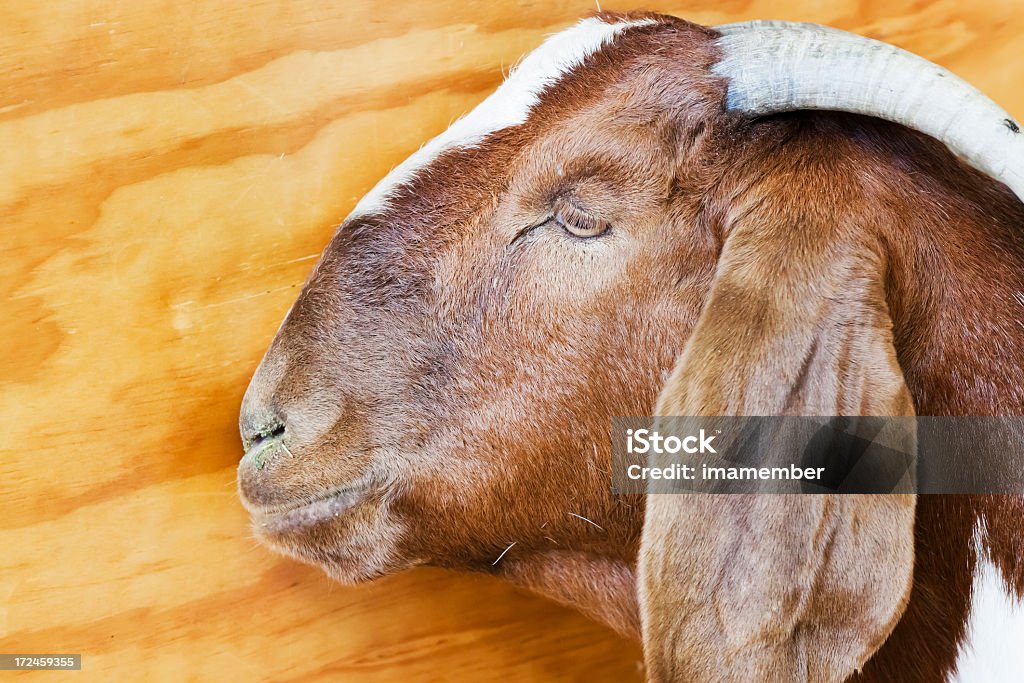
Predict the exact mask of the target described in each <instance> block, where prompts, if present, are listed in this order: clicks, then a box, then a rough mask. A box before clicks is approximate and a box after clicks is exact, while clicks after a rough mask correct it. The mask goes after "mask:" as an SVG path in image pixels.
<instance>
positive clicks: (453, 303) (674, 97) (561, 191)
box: [238, 14, 1024, 682]
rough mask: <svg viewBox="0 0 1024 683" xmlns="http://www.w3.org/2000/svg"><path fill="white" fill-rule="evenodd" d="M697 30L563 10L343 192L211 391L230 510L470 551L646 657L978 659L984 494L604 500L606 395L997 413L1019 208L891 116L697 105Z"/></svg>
mask: <svg viewBox="0 0 1024 683" xmlns="http://www.w3.org/2000/svg"><path fill="white" fill-rule="evenodd" d="M777 27H778V25H771V28H773V29H774V28H777ZM807 30H812V31H813V30H814V29H807ZM725 33H728V31H726V32H725ZM722 35H723V34H722V33H720V32H719V31H717V30H715V29H709V28H705V27H701V26H696V25H694V24H690V23H687V22H685V21H682V20H679V19H675V18H672V17H665V16H660V15H632V16H620V15H613V14H600V15H598V16H597V17H595V18H592V19H589V20H587V21H585V22H582V23H581V24H580V25H578V26H577V27H575V28H573V29H570V30H569V31H566V32H565V33H563V34H559V35H557V36H555V37H554V38H553V39H552V40H550V41H549V42H548V43H546V44H545V46H543V47H542V48H540V50H538V52H537V53H534V56H531V57H530V58H528V59H527V60H526V61H524V63H523V64H522V66H521V67H520V68H519V70H518V71H517V72H516V73H514V74H513V75H512V76H511V77H510V79H509V82H508V83H506V85H505V86H503V89H502V90H499V92H498V94H496V95H495V97H494V98H491V99H489V100H488V101H486V102H485V103H483V104H482V105H481V106H480V108H478V110H477V111H475V112H473V114H471V115H469V116H468V117H467V118H466V119H463V120H461V121H460V122H457V123H456V124H455V125H454V126H453V127H452V129H451V130H450V131H449V132H448V133H446V134H445V135H444V136H442V137H441V138H439V140H438V141H435V143H431V145H428V146H427V147H425V148H424V149H423V150H421V152H419V153H417V155H414V156H413V157H412V158H411V159H410V161H409V162H407V163H406V164H403V166H400V167H399V168H398V169H396V171H395V174H394V175H393V176H391V177H389V179H386V180H385V181H384V183H383V184H382V185H381V186H379V187H378V188H377V189H375V190H374V192H373V193H371V195H370V197H368V198H367V199H366V200H364V201H363V202H361V203H360V205H359V206H358V207H357V208H356V210H355V212H354V213H353V214H352V215H351V216H350V217H349V218H348V219H347V220H346V221H345V222H344V223H343V224H342V225H341V227H340V228H339V230H338V232H337V234H336V235H335V236H334V238H333V239H332V241H331V242H330V244H329V245H328V247H327V249H326V251H325V252H324V254H323V257H322V259H321V261H320V262H319V263H318V265H317V266H316V268H315V270H314V271H313V274H312V275H311V277H310V279H309V281H308V282H307V283H306V285H305V288H304V289H303V291H302V294H301V295H300V296H299V298H298V300H297V301H296V303H295V305H294V306H293V308H292V310H291V311H290V312H289V314H288V316H287V317H286V319H285V321H284V322H283V323H282V326H281V329H280V330H279V332H278V334H277V336H276V337H275V339H274V341H273V342H272V344H271V345H270V348H269V350H268V351H267V354H266V357H265V358H264V360H263V362H262V363H261V365H260V367H259V368H258V370H257V372H256V374H255V376H254V378H253V380H252V383H251V385H250V387H249V390H248V392H247V394H246V397H245V400H244V403H243V407H242V415H241V432H242V438H243V442H244V444H245V446H246V448H247V454H246V456H245V457H244V458H243V460H242V462H241V464H240V466H239V473H238V477H239V488H240V491H241V496H242V499H243V501H244V503H245V505H246V506H247V508H248V509H249V510H250V512H251V513H252V515H253V521H254V528H255V530H256V533H257V535H258V536H259V537H260V538H261V539H263V540H264V541H265V542H267V543H268V544H269V545H271V546H272V547H274V548H276V549H278V550H280V551H282V552H284V553H287V554H289V555H291V556H294V557H296V558H299V559H301V560H303V561H306V562H310V563H314V564H317V565H320V566H321V567H323V568H324V569H325V570H326V571H327V572H328V573H329V574H330V575H331V576H333V577H335V578H337V579H338V580H341V581H345V582H355V581H363V580H368V579H372V578H374V577H377V576H381V575H383V574H386V573H390V572H394V571H398V570H402V569H405V568H409V567H413V566H416V565H422V564H431V565H437V566H442V567H449V568H454V569H462V570H470V571H480V572H487V573H492V574H495V575H499V576H502V577H505V578H507V579H509V580H510V581H513V582H515V583H517V584H520V585H523V586H527V587H529V588H531V589H533V590H535V591H538V592H540V593H542V594H544V595H547V596H550V597H552V598H554V599H556V600H559V601H561V602H564V603H567V604H570V605H573V606H575V607H577V608H579V609H581V610H583V611H584V612H586V613H588V614H590V615H592V616H594V617H595V618H597V619H600V620H603V621H604V622H606V623H608V624H610V625H611V626H612V627H613V628H615V629H617V630H618V631H620V632H622V633H625V634H628V635H630V636H632V637H634V638H638V639H642V640H643V641H644V645H645V653H646V658H647V665H648V673H649V675H650V678H651V680H652V681H669V680H680V681H690V680H692V681H736V682H739V681H744V682H746V681H754V680H772V681H776V680H777V681H840V680H844V679H846V678H847V677H849V676H851V675H852V676H853V677H854V680H857V681H911V682H912V681H944V680H947V677H948V676H950V675H953V673H954V670H955V669H957V668H958V667H959V673H960V675H961V676H965V675H966V676H968V678H963V679H962V680H965V681H966V680H996V679H994V678H988V679H983V678H969V672H968V671H967V670H968V669H969V668H970V667H971V666H974V664H972V663H971V660H970V658H969V657H967V658H964V659H961V660H960V661H959V663H958V659H957V658H958V655H959V656H961V657H965V655H964V650H965V647H966V645H967V644H968V633H967V631H968V624H972V625H971V627H970V628H972V629H975V628H978V629H980V628H982V626H983V625H978V624H976V623H975V622H974V621H972V619H975V618H976V613H975V612H974V611H972V586H974V593H975V594H976V595H975V597H977V594H979V593H980V592H981V589H980V588H979V587H978V586H979V585H980V584H979V583H978V581H979V578H978V577H979V576H980V573H979V572H981V570H982V567H983V566H989V565H990V566H992V567H995V568H996V572H995V574H994V575H995V576H997V577H998V579H999V581H998V582H997V583H998V586H999V587H1001V588H1002V590H1003V592H1004V593H1005V596H1006V598H1007V599H1008V600H1009V598H1011V597H1012V598H1016V599H1017V600H1020V599H1021V598H1022V597H1024V541H1022V537H1021V534H1020V531H1019V530H1020V525H1021V524H1022V522H1024V503H1022V500H1021V499H1020V498H1019V497H1011V496H1001V497H997V496H976V497H967V496H959V497H958V496H921V497H918V498H916V500H915V497H911V496H895V495H894V496H844V497H832V496H651V497H650V499H649V500H645V499H644V497H643V496H623V495H613V494H611V493H610V492H609V477H608V462H609V458H610V443H609V439H608V433H609V424H610V420H611V418H612V416H616V415H644V414H651V413H653V412H654V411H655V409H657V411H658V414H663V415H773V414H835V415H871V414H876V415H913V414H919V415H997V414H1000V415H1002V414H1013V415H1019V414H1022V413H1024V377H1022V368H1024V327H1022V325H1021V322H1020V321H1021V319H1022V315H1021V314H1022V312H1024V309H1022V306H1024V294H1022V292H1024V233H1022V232H1021V231H1020V226H1022V225H1024V205H1022V203H1021V201H1020V200H1019V199H1018V198H1017V197H1016V196H1015V195H1014V193H1013V191H1011V189H1009V188H1008V187H1007V186H1005V185H1003V184H1001V183H1000V182H999V179H995V180H994V179H992V178H991V177H989V176H987V175H985V174H984V173H981V172H978V171H977V170H974V169H973V168H970V167H969V166H968V165H966V164H965V163H963V162H961V161H959V160H958V159H957V158H956V157H955V156H954V155H953V154H952V153H951V152H950V150H949V149H948V148H947V147H946V146H944V145H943V144H942V143H941V142H938V141H937V140H935V139H933V138H931V137H928V136H926V135H924V134H922V133H920V132H916V131H914V130H910V129H909V128H906V127H903V126H901V125H898V124H897V123H892V122H886V121H883V120H880V119H878V118H871V117H867V116H862V115H857V114H851V113H840V112H825V111H793V112H790V113H773V112H772V111H765V112H761V113H764V114H765V115H764V116H761V115H751V114H750V112H747V111H742V110H740V109H737V108H735V107H732V106H731V105H730V91H729V88H730V78H729V77H728V76H727V75H723V74H721V73H719V71H718V70H716V65H720V63H722V61H723V49H722V47H721V42H720V41H721V39H722ZM581 45H585V46H586V47H585V48H581V47H580V46H581ZM559 59H560V60H561V61H559ZM552 61H555V62H558V64H557V68H555V70H554V71H550V70H549V69H550V64H551V63H552ZM546 69H548V71H546ZM942 77H943V78H944V77H945V76H944V75H943V76H942ZM737 78H738V77H737ZM794 108H799V107H794ZM832 108H837V109H838V108H841V107H832ZM1006 121H1007V130H1008V131H1011V132H1012V127H1013V126H1012V124H1013V122H1012V121H1009V120H1008V119H1007V120H1006ZM947 142H948V141H947ZM953 146H954V147H955V145H953ZM957 151H958V152H961V154H962V155H963V156H964V157H965V158H967V159H968V160H970V161H971V162H972V164H973V165H974V166H976V167H979V168H982V169H985V170H989V172H993V171H991V169H989V168H988V167H987V166H986V165H985V163H984V162H985V159H981V158H980V157H972V156H971V154H969V153H967V152H965V151H964V150H963V149H958V150H957ZM986 158H987V157H986ZM1007 168H1008V170H1006V174H1007V176H1006V177H1007V178H1009V177H1011V174H1012V173H1019V170H1015V168H1009V167H1007ZM1016 169H1019V166H1018V167H1016ZM1003 179H1006V178H1003ZM1011 185H1012V183H1011ZM915 503H916V506H915ZM1006 605H1007V606H1008V609H1011V610H1012V608H1013V604H1012V602H1007V603H1006ZM1014 614H1015V616H1017V617H1020V618H1022V619H1024V614H1021V613H1014ZM1008 628H1009V627H1008ZM1017 628H1024V626H1017ZM979 632H980V631H979ZM972 633H973V631H972ZM969 644H970V645H971V646H973V647H974V648H976V651H977V652H978V653H980V652H982V651H983V650H982V647H983V644H982V643H981V642H980V641H972V642H970V643H969ZM1021 645H1024V643H1021ZM1018 655H1019V653H1018ZM975 664H976V662H975ZM861 669H862V670H861ZM858 670H861V671H860V672H859V673H856V672H857V671H858ZM993 670H995V669H993ZM1008 670H1009V669H1008ZM1017 671H1020V669H1018V670H1017ZM975 675H978V674H975Z"/></svg>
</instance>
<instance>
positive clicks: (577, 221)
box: [552, 204, 611, 238]
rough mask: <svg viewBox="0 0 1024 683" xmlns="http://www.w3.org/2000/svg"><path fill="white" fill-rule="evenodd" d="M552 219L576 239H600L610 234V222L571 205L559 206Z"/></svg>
mask: <svg viewBox="0 0 1024 683" xmlns="http://www.w3.org/2000/svg"><path fill="white" fill-rule="evenodd" d="M552 219H553V220H554V221H555V223H557V224H558V225H559V226H560V227H561V228H562V229H563V230H565V231H566V232H567V233H569V234H570V235H573V236H575V237H584V238H587V237H599V236H601V235H603V234H604V233H606V232H608V228H610V227H611V226H610V225H609V224H608V221H605V220H601V219H600V218H596V217H595V216H591V215H590V214H589V213H586V212H585V211H582V210H580V209H578V208H576V207H575V206H572V205H570V204H563V205H562V206H559V207H558V208H557V209H556V210H555V213H554V216H553V217H552Z"/></svg>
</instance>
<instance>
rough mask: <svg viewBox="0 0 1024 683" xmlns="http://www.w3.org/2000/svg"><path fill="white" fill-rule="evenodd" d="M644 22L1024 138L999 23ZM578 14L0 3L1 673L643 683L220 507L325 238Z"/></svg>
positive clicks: (490, 600)
mask: <svg viewBox="0 0 1024 683" xmlns="http://www.w3.org/2000/svg"><path fill="white" fill-rule="evenodd" d="M607 1H609V0H606V2H607ZM628 5H629V3H622V4H620V5H619V6H618V7H617V8H616V9H624V8H626V7H627V6H628ZM646 6H647V7H650V8H652V9H661V10H664V11H667V12H669V13H673V14H677V15H680V16H684V17H687V18H690V19H693V20H695V21H699V22H703V23H721V22H726V21H735V20H741V19H750V18H782V19H799V20H811V21H819V22H824V23H829V24H832V25H835V26H839V27H841V28H846V29H850V30H854V31H857V32H861V33H866V34H869V35H872V36H875V37H879V38H883V39H885V40H888V41H890V42H893V43H896V44H898V45H902V46H904V47H907V48H909V49H911V50H914V51H916V52H918V53H920V54H923V55H925V56H927V57H929V58H931V59H933V60H936V61H938V62H940V63H942V64H944V65H945V66H947V67H949V68H951V69H952V70H954V71H956V72H957V73H959V74H960V75H962V76H964V77H966V78H967V79H968V80H970V81H972V82H973V83H975V84H976V85H978V86H979V87H981V88H982V89H983V90H985V91H987V92H988V93H989V94H990V95H991V96H992V97H993V98H994V99H996V100H997V101H999V102H1001V103H1002V104H1003V105H1004V106H1005V107H1006V108H1007V109H1009V111H1010V112H1011V113H1012V114H1014V115H1015V116H1016V117H1017V118H1018V119H1020V118H1022V117H1024V89H1022V88H1021V87H1020V85H1021V83H1022V82H1024V59H1022V58H1021V55H1022V53H1024V7H1022V5H1021V4H1020V3H1019V0H989V1H988V2H985V3H968V2H964V1H963V0H943V1H941V2H934V3H928V2H911V1H908V0H863V1H860V2H858V1H853V0H829V1H826V2H818V1H814V2H812V1H810V0H808V1H800V0H787V1H786V2H768V1H764V2H722V1H721V0H706V1H705V0H694V1H692V2H687V1H685V0H677V1H675V2H651V3H648V4H647V5H646ZM592 7H593V5H591V4H590V3H589V2H584V1H582V0H580V1H574V2H569V1H557V2H546V1H541V0H523V1H520V2H486V1H473V2H458V1H455V0H444V1H441V2H436V3H430V2H424V1H423V0H408V1H404V2H387V3H385V2H377V1H374V0H336V1H335V2H329V1H326V0H273V1H272V0H223V1H220V2H195V3H187V2H180V0H134V1H132V2H126V1H119V0H92V1H89V0H86V1H83V0H49V1H48V2H34V1H32V0H6V1H5V2H3V3H0V427H2V430H0V547H2V553H3V555H2V558H3V559H2V562H0V652H43V653H51V652H79V653H82V654H83V660H84V666H83V668H84V671H83V672H82V673H80V674H75V675H76V676H77V677H78V679H83V680H84V679H88V680H119V679H122V680H132V679H139V678H141V677H143V676H145V677H147V678H154V679H167V680H176V681H177V680H189V679H193V680H200V679H203V680H208V679H215V680H247V681H249V680H260V679H266V680H270V679H273V680H303V681H307V680H341V681H350V680H351V681H405V682H412V681H446V680H447V681H632V680H639V679H640V678H641V676H642V674H641V672H640V669H639V657H640V653H639V650H638V649H637V648H636V647H635V646H633V645H631V644H629V643H626V642H623V641H621V640H619V639H617V638H616V637H615V636H613V635H612V634H611V633H610V632H608V631H606V630H605V629H603V628H602V627H600V626H597V625H596V624H593V623H590V622H588V621H587V620H586V619H584V618H583V617H580V616H577V615H576V614H574V613H572V612H570V611H568V610H564V609H562V608H559V607H556V606H554V605H552V604H549V603H547V602H545V601H543V600H541V599H539V598H534V597H531V596H528V595H526V594H524V593H521V592H519V591H517V590H514V589H512V588H510V587H508V586H506V585H504V584H501V583H498V582H496V581H492V580H488V579H484V578H481V577H473V576H462V575H454V574H447V573H442V572H439V571H433V570H420V571H415V572H412V573H409V574H405V575H401V576H397V577H392V578H390V579H387V580H384V581H380V582H377V583H374V584H370V585H366V586H361V587H357V588H343V587H340V586H335V585H332V584H330V583H329V582H328V580H327V579H326V578H324V577H322V576H321V575H320V574H319V573H318V572H317V571H315V570H312V569H308V568H305V567H303V566H300V565H298V564H294V563H292V562H288V561H284V560H279V559H277V558H276V557H274V556H272V555H271V554H270V553H269V552H268V551H266V550H264V549H263V548H261V547H258V546H257V545H256V544H255V543H254V542H253V541H252V540H251V537H250V535H249V531H248V527H247V519H246V516H245V514H244V513H243V511H242V509H241V507H240V505H239V503H238V501H237V498H236V495H235V484H234V476H235V465H236V462H237V460H238V458H239V456H240V454H241V448H240V445H239V439H238V434H237V428H236V419H237V410H238V405H239V401H240V399H241V396H242V392H243V391H244V389H245V386H246V383H247V382H248V379H249V376H250V373H251V372H252V371H253V369H254V368H255V366H256V363H257V361H258V359H259V357H260V355H261V354H262V353H263V350H264V348H265V347H266V345H267V343H268V341H269V340H270V338H271V336H272V334H273V332H274V330H275V329H276V327H277V325H278V322H279V321H280V319H281V318H282V316H283V315H284V312H285V311H286V310H287V308H288V306H289V305H290V303H291V302H292V300H293V299H294V298H295V296H296V294H297V293H298V288H299V286H300V284H301V283H302V281H303V280H304V278H305V276H306V274H307V273H308V272H309V270H310V268H311V267H312V265H313V263H314V261H315V259H316V258H317V256H318V254H319V252H320V250H321V249H322V247H323V246H324V244H325V243H326V241H327V239H328V236H329V235H330V234H331V231H332V227H333V226H334V225H335V224H336V223H337V222H338V221H339V219H341V218H342V217H343V216H344V215H345V214H346V213H347V212H348V210H349V209H350V208H351V207H352V206H353V204H354V203H355V201H356V200H357V198H358V197H359V196H360V195H362V194H363V193H364V192H365V191H366V190H367V189H369V188H370V187H371V185H372V184H373V183H374V181H375V180H376V179H377V178H379V177H381V176H382V175H384V173H385V172H386V171H387V170H388V169H389V168H390V167H391V166H393V165H394V164H396V163H397V162H398V161H400V160H401V159H402V158H403V157H405V156H406V155H407V154H409V153H410V152H411V151H413V150H415V149H416V148H417V147H418V146H419V145H420V144H421V143H422V142H424V141H425V140H427V139H428V138H430V137H431V136H432V135H434V134H436V133H438V132H440V131H441V130H443V129H444V128H445V126H446V125H447V124H448V123H449V122H450V121H451V120H452V119H453V118H455V117H456V116H458V115H459V114H460V113H462V112H464V111H466V110H467V109H469V108H470V107H472V106H473V105H474V104H475V103H476V102H478V101H479V100H481V99H482V98H483V97H484V96H485V95H486V94H487V93H488V92H489V91H490V90H491V89H493V88H494V87H495V86H496V85H497V83H498V82H499V79H500V77H501V72H502V69H507V67H508V66H509V65H510V64H512V63H513V62H514V61H515V60H516V58H517V57H518V56H520V55H521V54H522V53H524V52H526V51H528V50H529V49H531V48H533V47H534V46H536V45H537V44H538V43H539V42H540V41H541V39H542V37H543V36H544V35H545V34H547V33H550V32H552V31H556V30H558V29H560V28H562V27H564V26H566V25H567V24H569V23H570V22H571V21H573V20H574V19H575V18H577V17H578V16H580V15H581V14H583V13H584V12H587V11H588V10H590V9H592ZM25 675H27V676H32V677H33V678H32V680H49V679H51V678H63V677H67V676H68V674H39V673H34V674H25Z"/></svg>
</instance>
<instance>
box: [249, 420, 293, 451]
mask: <svg viewBox="0 0 1024 683" xmlns="http://www.w3.org/2000/svg"><path fill="white" fill-rule="evenodd" d="M283 435H284V424H283V423H281V422H274V423H272V424H269V425H267V426H265V427H263V428H262V429H259V430H257V432H256V434H255V436H253V437H252V438H250V439H249V441H248V443H246V444H244V445H245V450H246V451H251V450H253V449H255V448H259V447H260V446H262V445H263V444H264V443H266V442H267V441H272V440H273V439H276V438H278V437H280V436H283Z"/></svg>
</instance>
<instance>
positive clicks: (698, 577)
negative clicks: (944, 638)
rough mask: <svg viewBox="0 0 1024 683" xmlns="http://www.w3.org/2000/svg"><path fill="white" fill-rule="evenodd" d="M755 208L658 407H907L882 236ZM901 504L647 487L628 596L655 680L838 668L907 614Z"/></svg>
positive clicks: (907, 551)
mask: <svg viewBox="0 0 1024 683" xmlns="http://www.w3.org/2000/svg"><path fill="white" fill-rule="evenodd" d="M766 213H767V215H768V218H767V219H765V217H764V216H763V215H762V216H761V217H760V220H758V219H756V218H755V217H754V216H753V215H752V214H749V213H748V214H747V215H746V216H745V217H744V218H741V219H740V220H739V221H738V222H737V223H735V224H734V225H733V227H732V229H731V231H730V234H729V237H728V239H727V240H726V243H725V247H724V249H723V252H722V256H721V258H720V261H719V265H718V270H717V273H716V276H715V280H714V282H713V284H712V288H711V292H710V295H709V298H708V301H707V303H706V305H705V307H704V310H703V311H702V313H701V317H700V319H699V320H698V322H697V325H696V327H695V329H694V332H693V334H692V336H691V337H690V339H689V340H688V342H687V345H686V348H685V350H684V351H683V353H682V355H681V357H680V358H679V360H678V361H677V364H676V367H675V370H674V372H673V374H672V376H671V378H670V379H669V381H668V383H667V385H666V386H665V387H664V389H663V390H662V393H661V396H660V398H659V400H658V407H657V412H658V414H659V415H664V416H668V415H680V416H689V415H694V416H716V415H722V416H726V415H913V404H912V401H911V398H910V394H909V391H908V390H907V387H906V385H905V384H904V381H903V375H902V372H901V369H900V366H899V364H898V362H897V360H896V353H895V349H894V347H893V340H892V324H891V321H890V317H889V313H888V306H887V303H886V299H885V288H884V282H883V277H884V276H883V273H884V266H885V256H884V253H883V252H884V250H883V249H882V248H881V246H880V243H879V242H875V243H871V241H870V240H868V239H867V238H866V237H865V236H864V234H865V233H867V232H868V231H866V230H864V231H861V230H857V229H856V227H858V226H850V225H845V226H844V225H842V224H840V223H839V222H836V221H835V220H834V219H832V220H833V222H831V223H830V222H829V221H826V220H818V219H816V218H815V217H814V216H812V215H804V216H794V215H793V213H792V211H788V212H786V213H785V221H783V220H782V219H781V216H782V215H783V212H781V211H778V212H775V213H771V212H766ZM773 216H775V217H776V218H774V219H773V218H772V217H773ZM907 445H909V446H910V447H913V446H914V444H907ZM914 503H915V498H914V497H913V496H911V495H771V494H756V495H754V494H743V495H740V494H734V495H726V494H713V495H712V494H690V495H649V496H648V499H647V512H646V520H645V524H644V531H643V537H642V543H641V551H640V567H639V595H640V602H641V612H642V621H643V638H644V646H645V656H646V658H647V666H648V672H649V676H650V680H651V681H680V680H694V681H697V680H700V681H704V680H707V681H710V680H714V681H723V682H740V681H744V682H746V681H756V680H770V681H842V680H845V679H846V678H847V676H849V675H850V674H851V673H853V672H854V671H855V670H857V669H859V668H860V667H861V665H862V664H863V663H864V662H865V661H866V660H867V658H868V657H869V656H870V655H871V654H872V653H873V652H874V651H875V650H876V649H877V648H878V647H879V646H880V645H881V643H882V642H883V641H884V640H885V638H886V637H887V636H888V635H889V633H890V631H891V630H892V628H893V627H894V626H895V624H896V622H897V621H898V619H899V617H900V615H901V614H902V611H903V608H904V606H905V603H906V600H907V597H908V595H909V588H910V582H911V574H912V567H913V523H914Z"/></svg>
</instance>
